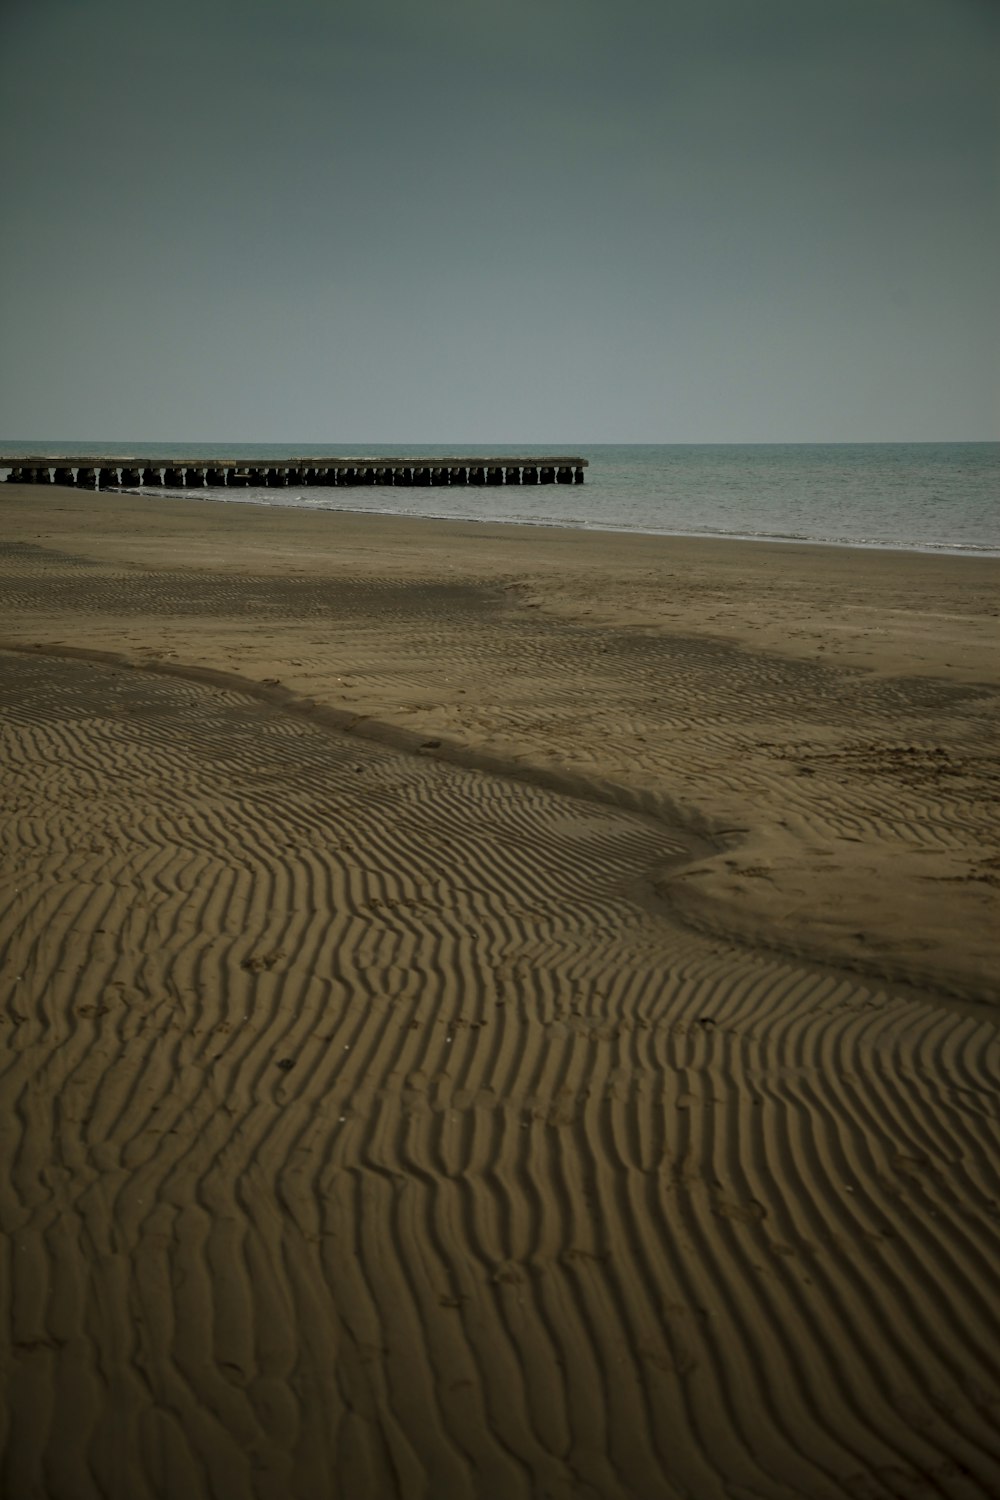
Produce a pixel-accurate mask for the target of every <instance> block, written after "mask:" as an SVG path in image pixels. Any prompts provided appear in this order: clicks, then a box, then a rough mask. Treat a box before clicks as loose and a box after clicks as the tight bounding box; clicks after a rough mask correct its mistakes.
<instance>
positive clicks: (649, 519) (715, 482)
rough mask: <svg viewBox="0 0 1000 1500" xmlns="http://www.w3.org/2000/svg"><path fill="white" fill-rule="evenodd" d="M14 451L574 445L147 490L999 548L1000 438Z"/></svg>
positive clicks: (273, 453)
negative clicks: (521, 459)
mask: <svg viewBox="0 0 1000 1500" xmlns="http://www.w3.org/2000/svg"><path fill="white" fill-rule="evenodd" d="M0 449H2V450H3V451H5V452H7V453H12V452H15V451H16V452H22V453H31V452H40V451H41V452H46V453H53V454H55V453H58V452H62V453H67V454H69V453H81V452H91V453H102V454H106V455H107V456H109V457H116V456H119V455H120V456H122V457H135V458H136V459H139V460H141V459H142V458H143V457H157V458H170V457H171V456H178V457H179V456H185V457H189V458H190V457H204V458H205V459H210V458H212V457H227V458H245V459H247V460H248V461H252V460H253V459H255V458H258V457H260V456H261V455H265V454H266V455H267V456H268V457H270V458H281V457H285V458H308V457H310V456H313V455H315V456H316V457H320V456H326V455H329V454H331V453H336V454H337V455H338V456H343V457H372V458H374V457H393V456H400V455H407V456H412V457H415V458H419V457H423V456H433V455H448V456H455V457H462V456H467V455H481V454H486V453H489V454H490V455H493V454H496V455H497V456H498V457H503V456H504V455H515V454H518V455H520V454H524V455H531V454H544V453H561V452H564V453H574V454H579V455H580V456H581V457H584V458H586V459H588V460H589V463H590V467H589V468H588V469H587V470H586V482H585V483H584V484H582V485H502V486H489V487H482V488H479V487H475V486H464V485H463V486H456V487H450V486H449V487H446V488H428V489H424V488H399V489H397V488H395V487H379V486H370V487H369V486H365V487H359V488H351V489H346V488H345V489H330V488H326V487H308V488H294V487H290V488H288V489H281V490H263V489H218V490H216V489H198V490H195V491H190V490H156V491H154V490H146V491H141V492H140V493H147V494H166V495H177V496H185V497H186V498H188V499H191V498H197V499H199V500H206V501H210V500H218V501H226V502H234V503H239V504H247V503H250V504H257V505H271V506H290V507H296V508H299V507H301V508H303V509H309V510H349V511H367V512H378V513H381V514H387V515H404V516H427V517H439V518H446V519H453V520H467V521H488V522H493V523H496V522H517V523H520V524H526V525H536V526H562V527H574V528H580V529H585V530H600V531H631V532H645V533H648V534H652V535H687V536H717V537H733V538H744V539H767V540H772V541H775V540H776V541H806V542H822V543H829V544H834V545H840V546H852V547H888V548H897V549H905V550H921V551H923V550H926V551H945V552H969V553H980V554H983V553H986V554H993V555H1000V443H994V442H989V443H987V442H983V443H829V444H826V443H791V444H787V443H773V444H772V443H754V444H736V443H712V444H690V443H669V444H652V443H646V444H639V445H619V444H606V443H596V444H586V443H570V444H566V443H556V442H554V443H550V444H547V445H545V446H544V447H537V446H535V447H532V446H525V445H522V444H518V445H506V446H504V445H498V444H495V443H488V444H477V445H475V446H469V445H466V446H457V447H456V446H455V445H453V444H436V445H433V446H429V445H423V446H415V445H413V444H406V445H395V446H393V445H359V444H340V443H327V444H323V445H322V446H312V447H310V446H308V445H303V444H294V445H287V444H286V445H283V446H282V445H278V444H243V445H239V444H219V445H214V446H213V445H204V444H201V445H192V444H186V443H185V444H179V443H175V444H164V443H152V444H140V445H136V444H131V445H123V444H118V445H114V444H111V445H109V444H106V443H101V442H86V443H84V442H78V443H72V444H69V443H67V444H62V445H59V444H52V443H41V442H36V443H30V442H23V441H21V442H17V443H13V442H11V443H7V442H4V443H0Z"/></svg>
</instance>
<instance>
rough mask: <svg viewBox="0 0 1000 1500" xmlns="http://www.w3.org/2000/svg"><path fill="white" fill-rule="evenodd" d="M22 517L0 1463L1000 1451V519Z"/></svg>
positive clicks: (3, 1476)
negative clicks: (924, 535) (842, 530)
mask: <svg viewBox="0 0 1000 1500" xmlns="http://www.w3.org/2000/svg"><path fill="white" fill-rule="evenodd" d="M0 522H2V542H0V681H2V684H3V704H4V708H3V715H2V720H0V737H2V745H3V755H2V760H0V786H2V791H3V797H2V802H0V819H2V823H3V840H4V850H5V859H4V871H3V882H4V883H3V892H2V897H0V945H2V949H3V955H4V956H3V976H4V978H3V996H4V999H3V1009H2V1010H0V1022H2V1023H3V1029H4V1051H3V1055H2V1061H0V1103H2V1110H0V1120H2V1121H3V1143H2V1162H0V1206H2V1212H0V1219H2V1227H3V1229H4V1231H5V1234H6V1238H5V1241H4V1256H5V1275H4V1278H3V1279H4V1283H5V1285H6V1286H7V1288H8V1293H7V1296H8V1298H9V1305H8V1307H7V1308H5V1311H4V1324H3V1326H4V1329H5V1347H4V1348H3V1350H2V1358H3V1362H4V1372H5V1384H6V1390H7V1402H6V1411H7V1415H6V1418H5V1419H4V1420H5V1422H6V1427H5V1433H4V1436H5V1444H4V1455H5V1456H4V1460H3V1469H2V1471H0V1491H2V1492H3V1493H4V1494H5V1495H8V1494H9V1495H10V1496H12V1497H15V1500H20V1497H21V1496H35V1495H47V1494H55V1495H67V1496H70V1495H71V1496H74V1497H76V1496H81V1497H89V1496H91V1495H93V1496H98V1495H101V1496H106V1495H111V1496H115V1497H117V1496H119V1495H121V1496H129V1497H132V1496H137V1497H143V1496H151V1497H152V1496H156V1497H159V1496H170V1497H172V1496H174V1495H177V1496H180V1495H184V1496H199V1497H200V1496H206V1497H208V1496H213V1497H214V1496H236V1497H242V1496H267V1497H271V1496H273V1497H279V1496H302V1497H312V1496H320V1495H322V1496H325V1495H327V1494H335V1493H336V1494H345V1495H351V1496H352V1497H353V1496H368V1495H371V1496H383V1495H401V1496H406V1497H410V1496H421V1497H423V1496H426V1497H435V1500H436V1497H439V1496H440V1497H446V1500H451V1497H479V1496H489V1497H493V1496H496V1497H498V1500H499V1497H504V1500H506V1497H508V1496H511V1497H518V1496H524V1497H534V1496H552V1497H556V1496H567V1497H569V1496H574V1497H575V1496H599V1497H602V1500H603V1497H624V1496H635V1497H641V1500H645V1497H660V1496H663V1497H674V1496H677V1497H680V1496H694V1497H701V1496H706V1497H715V1496H719V1497H723V1496H736V1497H750V1496H754V1497H763V1496H767V1497H772V1496H773V1497H782V1500H791V1497H797V1496H809V1497H813V1496H816V1497H821V1496H822V1497H826V1496H830V1497H832V1496H838V1495H848V1494H849V1495H851V1496H861V1497H872V1500H876V1497H878V1500H881V1497H890V1496H907V1497H909V1496H917V1495H924V1494H926V1495H945V1496H955V1497H962V1500H965V1497H973V1496H976V1497H986V1496H990V1495H992V1494H994V1493H996V1492H997V1490H998V1489H1000V1435H998V1427H997V1411H998V1401H997V1390H998V1388H1000V1387H998V1382H997V1374H998V1369H997V1364H998V1359H997V1352H996V1351H997V1349H998V1347H1000V1340H998V1333H1000V1318H998V1315H997V1299H996V1289H995V1286H996V1276H995V1267H996V1265H997V1264H998V1263H1000V1253H998V1252H1000V1184H998V1179H997V1135H998V1131H997V1106H996V1099H997V1091H996V1083H997V1060H998V1048H997V1018H998V1016H1000V1010H998V1008H997V1004H998V1001H1000V987H998V980H997V975H998V972H1000V966H998V958H1000V922H998V921H997V916H998V906H1000V898H998V886H1000V812H998V808H1000V798H998V796H997V793H998V790H1000V755H998V752H997V707H998V702H1000V688H998V680H997V679H998V675H1000V674H998V671H997V660H998V655H1000V653H998V652H997V646H998V636H1000V632H998V629H997V619H998V605H997V599H998V596H1000V592H998V588H997V585H998V583H1000V561H995V560H989V559H969V558H954V559H953V558H945V557H922V556H919V555H905V554H880V553H876V552H871V553H861V552H849V551H841V550H838V549H822V548H807V547H799V546H770V545H766V544H752V543H746V544H739V543H730V544H726V543H718V542H701V541H697V540H692V539H668V538H639V537H613V536H600V535H596V534H589V535H588V534H585V533H569V532H554V531H542V530H535V529H529V528H500V527H485V526H474V525H468V526H463V525H456V524H444V523H440V524H439V523H430V522H405V521H401V520H393V519H389V518H381V517H360V516H349V515H336V514H332V513H327V514H318V513H317V514H309V513H305V512H296V511H291V510H266V509H258V508H256V507H251V506H244V505H237V504H229V505H213V504H209V503H205V502H202V503H199V502H195V501H191V502H188V501H162V502H152V501H149V500H143V499H139V498H134V497H129V496H114V495H93V494H87V495H84V494H80V493H78V492H73V491H61V490H57V489H54V488H53V489H48V490H45V491H42V490H39V489H33V488H22V487H18V486H10V485H5V486H2V487H0Z"/></svg>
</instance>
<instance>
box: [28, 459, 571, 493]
mask: <svg viewBox="0 0 1000 1500" xmlns="http://www.w3.org/2000/svg"><path fill="white" fill-rule="evenodd" d="M586 468H587V460H586V459H585V458H577V457H572V456H571V457H566V456H563V455H557V456H554V457H553V456H550V455H546V456H544V457H539V456H538V455H530V456H528V457H526V458H512V457H492V458H490V457H485V458H478V457H477V458H468V457H465V458H462V457H450V458H449V457H442V458H345V457H342V456H338V455H335V454H331V455H329V456H324V457H317V456H316V455H315V454H313V455H311V456H310V457H308V458H284V457H282V458H267V457H263V458H260V457H258V458H254V459H246V458H177V457H176V456H175V457H170V458H121V457H117V458H116V457H113V456H112V455H110V454H94V453H83V454H76V455H74V456H72V457H67V456H66V455H65V454H51V453H49V454H46V453H34V454H14V453H10V454H4V453H2V452H0V470H2V469H6V470H7V471H8V473H7V481H8V483H11V484H61V485H73V486H74V487H75V488H77V489H84V490H117V489H127V490H134V489H138V488H140V487H143V488H147V489H148V488H154V489H167V490H182V489H187V490H200V489H205V488H206V487H207V488H209V489H248V488H253V489H268V490H271V489H286V488H288V486H290V485H291V486H294V487H295V488H296V489H297V488H299V487H300V486H306V485H329V486H332V487H335V488H338V489H340V488H351V487H354V486H357V485H448V484H458V485H470V484H472V485H480V484H482V485H490V484H582V483H583V471H584V469H586Z"/></svg>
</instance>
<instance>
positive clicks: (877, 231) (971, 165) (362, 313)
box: [0, 0, 1000, 445]
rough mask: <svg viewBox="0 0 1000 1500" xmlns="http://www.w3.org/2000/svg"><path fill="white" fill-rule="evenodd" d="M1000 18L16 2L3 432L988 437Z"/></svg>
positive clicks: (959, 4) (228, 0)
mask: <svg viewBox="0 0 1000 1500" xmlns="http://www.w3.org/2000/svg"><path fill="white" fill-rule="evenodd" d="M998 53H1000V3H998V0H169V3H167V0H157V3H152V0H0V55H2V57H3V86H2V90H0V154H2V158H0V169H2V178H0V181H2V183H3V187H4V192H3V204H4V207H3V218H2V228H0V270H2V277H0V299H2V300H0V436H3V437H7V438H11V437H14V438H38V439H41V438H52V439H65V440H76V439H100V438H104V439H107V440H109V441H121V442H127V441H129V440H133V439H134V440H137V441H139V440H144V441H155V440H164V441H182V440H185V439H188V440H191V441H196V442H197V441H202V442H214V441H230V440H232V441H242V442H268V441H275V442H300V441H301V442H315V443H321V442H327V441H329V442H331V443H344V442H351V443H359V442H364V441H366V440H367V441H369V442H373V443H374V442H385V443H391V442H400V443H407V442H413V443H415V442H430V443H437V442H441V443H444V442H449V441H450V442H455V443H460V442H484V443H488V442H489V441H491V440H492V441H495V442H518V441H522V442H525V443H528V442H535V443H549V442H552V443H555V444H557V445H565V444H575V445H585V444H586V443H588V442H716V441H717V442H727V441H732V442H752V441H779V442H780V441H786V442H793V441H851V440H857V441H864V440H872V441H875V440H892V439H896V440H918V439H924V438H930V439H938V440H947V439H954V440H961V439H975V438H989V437H998V436H1000V284H998V277H1000V232H998V231H1000V186H998V153H1000V68H998Z"/></svg>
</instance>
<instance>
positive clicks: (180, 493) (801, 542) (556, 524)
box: [104, 486, 1000, 558]
mask: <svg viewBox="0 0 1000 1500" xmlns="http://www.w3.org/2000/svg"><path fill="white" fill-rule="evenodd" d="M591 487H593V486H591ZM104 493H106V494H122V495H135V496H136V498H137V499H145V498H147V497H148V498H149V499H151V500H154V499H161V500H173V499H177V500H191V499H194V498H196V499H197V501H198V502H200V503H203V504H204V503H210V504H211V503H216V504H223V505H259V506H262V507H265V508H267V507H270V508H272V509H274V510H308V511H324V510H330V511H334V512H336V513H337V514H346V515H352V516H394V517H396V518H398V519H399V520H406V521H440V522H445V523H446V522H449V521H454V522H456V523H461V524H464V525H469V526H527V527H531V528H532V529H535V530H539V529H540V530H547V531H556V532H559V531H583V532H597V533H599V534H600V535H602V536H607V535H610V536H639V537H666V538H672V537H678V538H685V537H689V538H691V539H692V540H694V541H718V542H758V543H768V542H773V543H775V544H776V545H778V546H806V547H837V548H840V549H848V550H850V551H857V552H872V551H875V552H903V553H918V554H924V553H926V554H927V555H929V556H931V557H939V556H940V557H989V558H1000V544H998V545H997V546H995V547H980V546H973V545H970V546H966V547H963V546H961V545H960V544H958V543H945V542H940V543H933V542H928V543H917V542H905V543H904V542H878V541H842V540H831V539H829V538H823V537H809V536H791V535H787V536H786V535H779V534H777V533H761V534H759V535H750V534H749V533H744V532H718V531H647V530H644V529H642V528H640V527H622V526H602V525H600V524H599V523H597V522H594V523H590V524H585V523H584V522H573V521H565V522H562V521H553V520H544V521H531V520H526V519H524V518H521V519H519V520H513V519H512V520H506V519H504V518H503V517H497V516H446V515H437V514H431V513H429V512H428V513H423V512H418V511H412V510H409V511H408V510H387V509H375V508H367V507H363V506H347V505H345V506H339V505H293V504H290V503H289V504H282V503H281V502H278V501H273V500H271V501H269V500H257V499H254V498H252V497H250V496H248V495H244V494H240V493H236V494H234V495H233V496H232V497H230V496H229V495H228V494H225V493H224V492H223V491H221V490H217V491H206V492H205V493H204V494H199V495H198V496H197V497H193V496H192V495H191V494H190V492H189V491H187V490H153V489H150V490H146V489H145V488H142V489H124V488H122V489H117V490H111V491H104Z"/></svg>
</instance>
